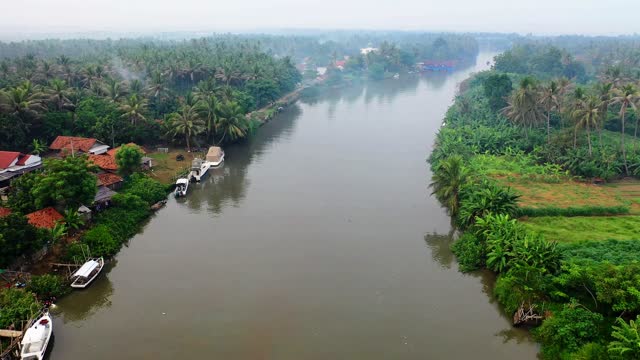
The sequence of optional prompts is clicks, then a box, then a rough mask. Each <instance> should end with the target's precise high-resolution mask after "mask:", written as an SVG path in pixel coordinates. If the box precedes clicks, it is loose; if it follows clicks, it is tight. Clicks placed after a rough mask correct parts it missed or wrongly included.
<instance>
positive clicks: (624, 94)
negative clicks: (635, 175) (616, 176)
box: [611, 84, 640, 175]
mask: <svg viewBox="0 0 640 360" xmlns="http://www.w3.org/2000/svg"><path fill="white" fill-rule="evenodd" d="M639 98H640V93H639V92H638V88H636V87H635V86H634V85H632V84H628V85H625V86H623V87H622V88H620V89H616V90H615V93H614V97H613V98H612V99H611V103H612V104H620V125H621V128H620V148H621V150H622V159H623V161H624V172H625V174H627V175H629V166H628V164H627V150H626V148H625V145H624V138H625V130H624V125H625V117H626V115H627V110H628V109H629V108H631V109H633V111H636V110H637V106H636V103H637V102H638V99H639Z"/></svg>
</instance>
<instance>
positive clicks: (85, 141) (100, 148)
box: [49, 136, 109, 155]
mask: <svg viewBox="0 0 640 360" xmlns="http://www.w3.org/2000/svg"><path fill="white" fill-rule="evenodd" d="M49 149H50V150H54V151H58V152H59V153H61V154H63V155H69V154H74V153H84V154H92V155H100V154H104V153H106V152H107V150H109V145H105V144H103V143H102V142H100V141H98V140H96V139H93V138H83V137H76V136H58V137H57V138H56V139H55V140H53V142H52V143H51V145H49Z"/></svg>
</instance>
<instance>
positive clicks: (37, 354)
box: [20, 312, 53, 360]
mask: <svg viewBox="0 0 640 360" xmlns="http://www.w3.org/2000/svg"><path fill="white" fill-rule="evenodd" d="M43 320H45V321H46V324H42V323H41V322H42V321H43ZM37 326H45V327H48V330H45V331H46V336H45V338H44V339H43V340H42V342H43V345H42V347H41V349H40V350H38V351H34V352H24V346H26V344H23V352H22V353H21V354H20V359H21V360H43V359H44V358H45V354H46V352H47V348H48V347H49V342H50V341H51V336H52V335H53V321H52V319H51V315H49V312H45V313H44V314H43V315H42V316H41V317H40V318H39V319H38V320H36V322H35V323H34V324H33V325H32V326H31V328H33V327H37ZM31 328H30V329H29V330H27V332H28V331H31Z"/></svg>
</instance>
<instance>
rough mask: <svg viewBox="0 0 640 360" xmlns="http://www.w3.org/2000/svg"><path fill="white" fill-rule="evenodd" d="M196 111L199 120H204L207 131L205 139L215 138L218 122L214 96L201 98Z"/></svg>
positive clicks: (216, 99) (216, 102)
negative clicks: (199, 117)
mask: <svg viewBox="0 0 640 360" xmlns="http://www.w3.org/2000/svg"><path fill="white" fill-rule="evenodd" d="M197 110H198V113H199V114H200V116H201V118H202V119H204V122H205V126H206V129H207V139H213V141H214V142H215V138H216V126H217V121H218V98H216V97H215V95H209V96H206V97H203V98H201V99H200V101H198V104H197Z"/></svg>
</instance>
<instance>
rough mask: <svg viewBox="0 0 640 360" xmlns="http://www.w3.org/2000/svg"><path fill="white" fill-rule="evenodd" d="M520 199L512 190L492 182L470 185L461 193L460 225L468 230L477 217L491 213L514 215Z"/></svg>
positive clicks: (486, 181)
mask: <svg viewBox="0 0 640 360" xmlns="http://www.w3.org/2000/svg"><path fill="white" fill-rule="evenodd" d="M519 197H520V196H519V195H517V194H516V193H515V192H513V190H512V189H511V188H508V187H503V186H500V185H497V184H496V183H494V182H492V181H488V180H485V181H482V182H481V183H474V184H468V185H466V186H464V187H463V188H462V191H461V195H460V199H461V200H460V214H459V216H458V224H459V225H460V226H461V227H462V228H466V227H468V226H469V225H472V224H473V223H474V222H475V219H476V218H477V217H483V216H485V215H487V214H490V213H491V214H506V215H514V214H515V213H516V212H517V209H518V206H517V204H518V198H519Z"/></svg>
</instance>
